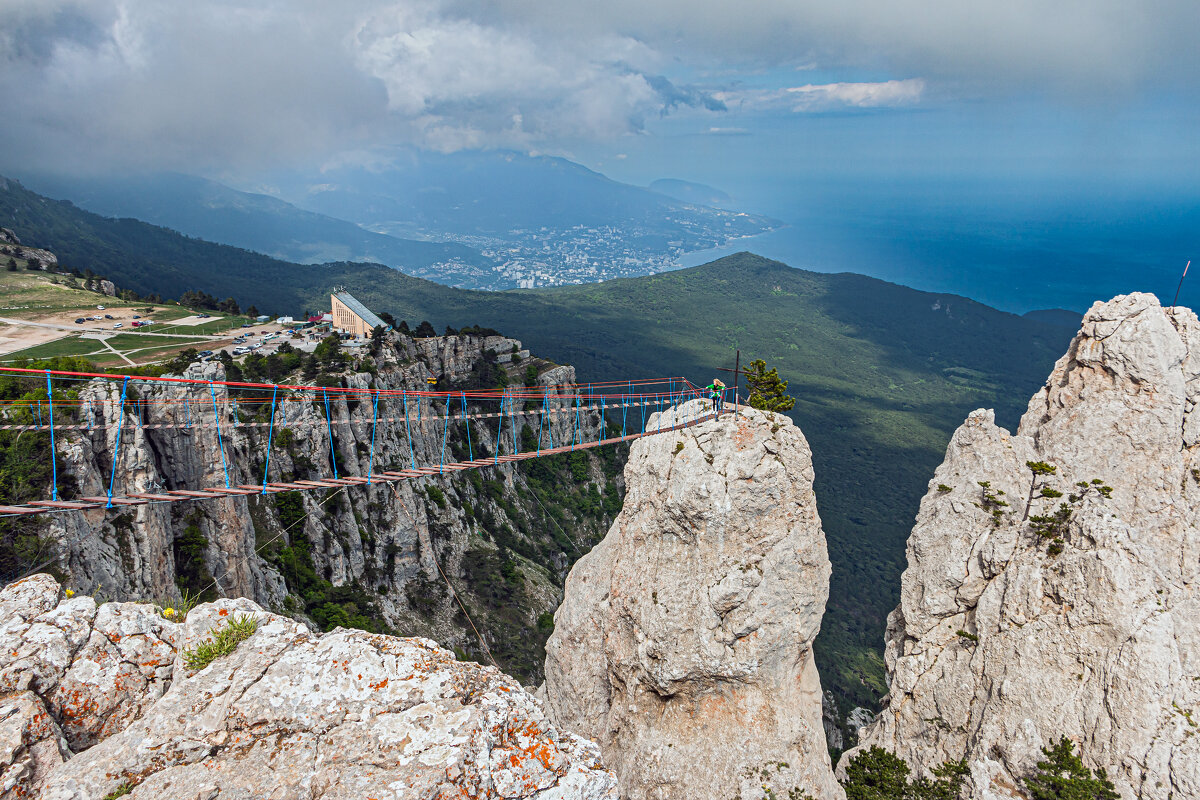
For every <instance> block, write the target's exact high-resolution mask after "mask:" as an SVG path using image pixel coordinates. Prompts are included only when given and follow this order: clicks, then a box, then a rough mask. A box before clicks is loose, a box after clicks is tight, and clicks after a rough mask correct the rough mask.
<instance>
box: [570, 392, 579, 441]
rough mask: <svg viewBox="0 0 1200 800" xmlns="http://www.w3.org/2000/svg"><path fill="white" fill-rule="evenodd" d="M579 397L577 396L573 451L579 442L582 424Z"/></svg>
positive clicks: (572, 434)
mask: <svg viewBox="0 0 1200 800" xmlns="http://www.w3.org/2000/svg"><path fill="white" fill-rule="evenodd" d="M579 415H580V409H579V396H578V395H576V396H575V430H574V431H572V432H571V449H572V450H574V449H575V443H576V442H577V441H578V440H579V423H580V418H579Z"/></svg>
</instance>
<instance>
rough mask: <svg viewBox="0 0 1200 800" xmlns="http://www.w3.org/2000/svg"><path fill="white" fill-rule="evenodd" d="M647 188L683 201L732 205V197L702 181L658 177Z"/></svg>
mask: <svg viewBox="0 0 1200 800" xmlns="http://www.w3.org/2000/svg"><path fill="white" fill-rule="evenodd" d="M649 188H650V191H652V192H658V193H659V194H665V195H666V196H667V197H674V198H675V199H676V200H682V201H683V202H685V203H695V204H697V205H702V206H718V207H722V206H731V205H733V198H732V197H730V196H729V195H727V194H726V193H725V192H722V191H721V190H720V189H714V188H713V187H711V186H705V185H704V184H703V183H692V182H691V181H681V180H676V179H675V178H659V179H658V180H656V181H654V182H653V183H651V184H650V187H649Z"/></svg>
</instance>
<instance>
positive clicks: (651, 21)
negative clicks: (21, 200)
mask: <svg viewBox="0 0 1200 800" xmlns="http://www.w3.org/2000/svg"><path fill="white" fill-rule="evenodd" d="M1197 39H1200V14H1197V13H1196V9H1195V0H1144V1H1143V2H1129V0H1059V2H1056V3H1053V4H1047V3H1045V2H1044V0H1007V2H1005V3H984V2H982V0H911V1H910V2H907V3H897V2H895V0H840V1H839V2H836V3H831V2H829V1H828V0H743V2H740V3H729V2H728V0H686V2H685V0H654V1H653V2H646V0H636V1H635V0H607V2H604V3H596V2H595V1H594V0H586V2H585V0H505V1H504V2H500V3H497V2H495V0H343V1H342V2H339V3H331V2H328V0H289V1H288V2H286V3H264V2H262V1H261V0H191V2H186V3H166V2H162V0H0V106H2V107H3V108H4V109H5V124H4V125H3V126H0V159H3V161H4V162H5V163H7V164H11V165H28V164H35V165H41V166H47V165H54V164H66V162H68V161H69V162H70V163H69V164H66V165H67V166H69V167H71V168H77V167H79V166H82V165H87V164H89V163H94V164H103V165H107V166H127V165H136V166H148V167H161V166H168V167H175V168H180V169H185V170H187V169H203V168H205V167H207V166H211V165H222V166H231V167H236V166H237V165H239V164H250V165H255V166H269V165H272V164H287V163H295V162H298V161H307V162H310V163H311V161H314V160H324V159H327V158H329V157H332V156H334V155H336V154H337V153H340V152H342V151H346V150H358V151H370V150H371V149H372V148H377V147H380V146H381V145H396V144H408V145H417V146H420V147H431V148H436V149H439V150H453V149H456V148H463V147H517V148H523V149H529V150H534V149H542V150H561V149H562V148H564V147H570V146H571V142H572V141H573V140H580V139H588V138H591V139H605V140H608V139H612V138H614V137H617V136H620V135H623V134H628V133H636V132H639V131H641V130H642V129H643V127H644V123H645V121H646V120H648V119H650V118H652V117H654V116H655V115H659V114H664V113H673V112H674V111H676V110H678V109H679V108H681V107H683V108H687V107H690V108H697V109H700V110H701V111H700V113H703V114H720V113H721V111H722V109H723V107H724V106H723V105H722V104H725V105H727V106H729V107H730V108H732V109H735V110H736V109H765V110H773V111H779V112H783V111H790V110H794V109H800V110H802V111H815V110H821V109H823V108H837V107H844V108H854V107H859V108H865V107H888V106H892V105H903V104H907V103H913V102H917V101H920V100H921V99H922V98H923V97H924V96H925V94H924V92H925V90H924V89H923V87H922V85H921V84H920V81H919V80H918V79H915V78H909V79H907V80H897V81H882V82H879V83H828V84H821V85H816V84H813V85H809V86H802V87H796V90H795V91H786V90H749V89H745V88H742V87H738V86H736V84H734V83H733V79H732V78H730V77H728V76H730V75H736V74H737V73H739V72H741V73H743V74H745V73H748V72H750V71H753V70H755V69H766V68H772V67H778V66H784V67H793V68H797V69H800V68H809V67H812V66H813V65H820V68H821V69H823V70H825V71H826V73H828V72H829V71H830V70H835V71H836V70H838V69H842V68H853V69H854V70H855V72H857V73H858V74H862V71H863V70H866V71H867V72H868V73H869V74H872V75H884V76H890V75H898V76H916V75H919V76H922V78H923V79H924V80H926V81H928V85H929V86H930V87H936V88H937V90H938V93H939V96H943V95H946V94H947V93H951V94H952V93H954V92H958V93H960V94H962V93H969V94H970V95H971V96H974V97H987V96H1010V95H1012V94H1014V93H1020V92H1031V91H1032V92H1039V93H1053V92H1062V91H1067V92H1071V93H1074V94H1076V95H1078V96H1080V97H1083V98H1087V99H1091V98H1101V99H1103V100H1104V101H1106V102H1111V101H1112V98H1114V97H1137V96H1138V95H1139V93H1141V92H1144V91H1147V90H1153V91H1182V92H1191V93H1193V94H1194V92H1195V88H1194V87H1195V83H1196V82H1195V81H1194V76H1195V75H1196V74H1197V73H1198V72H1200V48H1196V47H1195V46H1194V41H1195V40H1197ZM833 74H836V72H834V73H833ZM675 75H708V76H726V77H723V78H715V79H714V80H718V81H722V82H723V83H724V88H723V90H722V91H702V90H700V89H697V88H696V87H694V86H689V85H686V83H681V82H680V81H679V80H677V79H674V78H673V76H675ZM664 76H671V77H672V79H668V77H664ZM930 91H932V89H930ZM1123 92H1124V94H1122V93H1123ZM710 123H711V124H712V126H713V127H714V128H715V129H720V128H721V123H720V121H719V120H705V121H704V122H703V125H702V126H701V127H700V129H701V130H702V129H703V127H704V126H707V125H709V124H710ZM714 132H716V131H714Z"/></svg>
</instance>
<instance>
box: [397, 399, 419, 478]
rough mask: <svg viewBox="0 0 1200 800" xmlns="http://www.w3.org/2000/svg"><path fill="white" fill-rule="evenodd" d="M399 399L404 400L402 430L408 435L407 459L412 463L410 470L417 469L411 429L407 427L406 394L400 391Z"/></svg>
mask: <svg viewBox="0 0 1200 800" xmlns="http://www.w3.org/2000/svg"><path fill="white" fill-rule="evenodd" d="M400 397H401V398H402V399H403V400H404V430H405V431H406V432H407V433H408V458H409V460H410V461H412V468H413V469H416V468H417V454H416V453H414V452H413V443H412V428H410V427H409V425H408V393H407V392H404V391H401V392H400Z"/></svg>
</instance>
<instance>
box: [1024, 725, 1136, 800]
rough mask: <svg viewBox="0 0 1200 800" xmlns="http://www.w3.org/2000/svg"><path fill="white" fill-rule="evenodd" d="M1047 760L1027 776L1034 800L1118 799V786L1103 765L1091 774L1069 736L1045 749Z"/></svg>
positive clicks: (1030, 792)
mask: <svg viewBox="0 0 1200 800" xmlns="http://www.w3.org/2000/svg"><path fill="white" fill-rule="evenodd" d="M1042 755H1044V756H1046V760H1045V761H1039V762H1038V763H1037V769H1036V771H1034V773H1033V774H1032V775H1030V776H1029V777H1027V778H1025V780H1024V783H1025V788H1026V789H1028V790H1029V796H1030V798H1031V799H1032V800H1118V798H1119V797H1120V795H1118V794H1117V790H1116V787H1114V786H1113V784H1112V781H1110V780H1109V779H1108V773H1106V772H1105V771H1104V769H1103V768H1101V769H1098V770H1096V772H1095V774H1093V773H1092V771H1091V770H1090V769H1088V768H1087V767H1086V766H1084V764H1083V759H1081V758H1080V757H1079V755H1077V754H1076V753H1075V746H1074V745H1073V744H1072V743H1071V740H1070V739H1068V738H1067V737H1065V736H1064V737H1062V738H1061V739H1059V740H1058V743H1057V744H1054V745H1051V746H1050V747H1043V748H1042Z"/></svg>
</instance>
